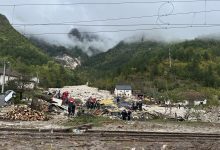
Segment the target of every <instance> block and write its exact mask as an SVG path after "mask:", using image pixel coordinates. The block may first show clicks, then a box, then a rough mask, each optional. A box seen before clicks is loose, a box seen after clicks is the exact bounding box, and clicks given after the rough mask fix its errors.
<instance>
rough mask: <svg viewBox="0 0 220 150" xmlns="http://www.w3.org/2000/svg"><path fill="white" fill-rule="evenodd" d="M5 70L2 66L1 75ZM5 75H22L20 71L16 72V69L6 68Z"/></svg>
mask: <svg viewBox="0 0 220 150" xmlns="http://www.w3.org/2000/svg"><path fill="white" fill-rule="evenodd" d="M3 72H4V70H3V68H0V75H3ZM5 75H7V76H12V77H18V76H20V74H19V73H17V72H15V71H12V70H10V69H6V70H5Z"/></svg>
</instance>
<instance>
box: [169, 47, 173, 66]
mask: <svg viewBox="0 0 220 150" xmlns="http://www.w3.org/2000/svg"><path fill="white" fill-rule="evenodd" d="M169 61H170V68H171V67H172V59H171V54H170V48H169Z"/></svg>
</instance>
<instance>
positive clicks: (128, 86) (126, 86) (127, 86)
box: [115, 85, 132, 90]
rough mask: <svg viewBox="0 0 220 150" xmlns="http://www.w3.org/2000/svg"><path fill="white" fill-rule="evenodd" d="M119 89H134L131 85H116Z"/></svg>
mask: <svg viewBox="0 0 220 150" xmlns="http://www.w3.org/2000/svg"><path fill="white" fill-rule="evenodd" d="M115 88H116V89H117V90H132V88H131V85H116V87H115Z"/></svg>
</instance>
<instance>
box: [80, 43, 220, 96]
mask: <svg viewBox="0 0 220 150" xmlns="http://www.w3.org/2000/svg"><path fill="white" fill-rule="evenodd" d="M169 50H170V57H171V66H170V61H169ZM79 72H80V76H81V77H85V78H84V80H89V82H90V84H92V85H95V86H98V87H100V88H102V89H113V88H114V85H115V84H118V83H127V84H131V85H132V86H133V88H134V89H137V90H142V91H143V92H144V93H149V94H151V95H153V94H155V93H158V95H159V94H166V95H167V94H168V93H170V94H171V95H172V92H173V93H178V91H179V92H184V91H188V90H197V91H201V90H202V89H204V88H211V89H217V88H219V87H220V41H218V40H212V39H195V40H191V41H184V42H180V43H169V44H167V43H160V42H152V41H146V42H137V43H125V42H121V43H119V44H118V45H117V46H116V47H114V48H113V49H111V50H109V51H108V52H106V53H102V54H99V55H97V56H95V57H92V58H90V60H89V61H87V62H86V63H84V64H83V66H82V68H81V69H79ZM152 91H153V92H152Z"/></svg>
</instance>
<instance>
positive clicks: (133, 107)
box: [131, 102, 135, 110]
mask: <svg viewBox="0 0 220 150" xmlns="http://www.w3.org/2000/svg"><path fill="white" fill-rule="evenodd" d="M131 109H132V110H135V105H134V102H132V105H131Z"/></svg>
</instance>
